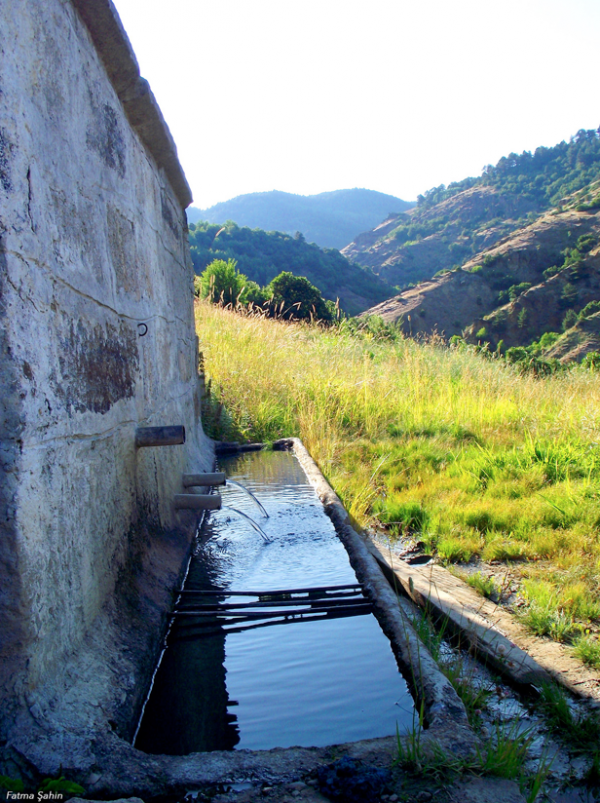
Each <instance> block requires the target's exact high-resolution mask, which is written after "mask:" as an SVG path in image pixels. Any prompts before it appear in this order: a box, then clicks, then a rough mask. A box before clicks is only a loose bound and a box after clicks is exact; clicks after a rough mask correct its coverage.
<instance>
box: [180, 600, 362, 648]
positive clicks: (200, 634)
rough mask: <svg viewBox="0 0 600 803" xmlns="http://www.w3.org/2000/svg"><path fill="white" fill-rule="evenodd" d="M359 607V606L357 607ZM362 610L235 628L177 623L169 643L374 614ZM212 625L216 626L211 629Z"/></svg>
mask: <svg viewBox="0 0 600 803" xmlns="http://www.w3.org/2000/svg"><path fill="white" fill-rule="evenodd" d="M357 607H359V606H357ZM360 608H361V610H352V611H349V610H347V609H346V608H341V609H338V610H335V611H329V612H328V613H325V614H323V612H322V611H321V612H319V615H318V616H303V617H299V618H296V619H281V620H278V621H274V620H273V619H270V620H267V621H262V622H250V623H248V624H245V625H235V626H233V627H229V626H224V625H220V624H219V625H217V624H216V622H202V623H198V624H193V623H191V622H190V623H189V625H187V624H182V623H181V622H178V623H177V629H176V630H174V631H172V634H171V638H169V641H170V642H172V641H196V640H198V639H203V638H209V637H210V636H215V635H223V633H244V632H245V631H246V630H256V629H257V628H259V627H274V626H277V625H292V624H301V623H302V622H315V621H318V622H322V621H324V620H325V619H346V618H349V617H352V616H366V615H367V614H370V613H372V610H371V608H370V606H366V605H364V606H360ZM211 625H214V626H212V627H211Z"/></svg>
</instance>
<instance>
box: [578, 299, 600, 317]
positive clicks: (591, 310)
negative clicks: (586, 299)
mask: <svg viewBox="0 0 600 803" xmlns="http://www.w3.org/2000/svg"><path fill="white" fill-rule="evenodd" d="M596 312H600V301H590V303H589V304H586V305H585V307H584V308H583V309H582V310H581V312H580V313H579V315H578V316H577V317H578V318H579V320H580V321H581V320H583V319H584V318H589V317H590V315H595V313H596Z"/></svg>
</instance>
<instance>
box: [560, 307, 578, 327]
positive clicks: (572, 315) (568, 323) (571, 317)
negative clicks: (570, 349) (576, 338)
mask: <svg viewBox="0 0 600 803" xmlns="http://www.w3.org/2000/svg"><path fill="white" fill-rule="evenodd" d="M576 323H577V313H576V312H575V310H574V309H570V310H567V314H566V315H565V317H564V318H563V322H562V330H563V332H566V331H567V329H570V328H571V327H572V326H575V324H576Z"/></svg>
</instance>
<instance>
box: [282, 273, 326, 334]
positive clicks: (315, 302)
mask: <svg viewBox="0 0 600 803" xmlns="http://www.w3.org/2000/svg"><path fill="white" fill-rule="evenodd" d="M267 291H268V292H269V294H270V296H271V302H270V304H271V311H272V313H273V314H275V315H276V316H277V317H280V318H286V319H295V320H319V321H328V322H331V321H332V320H333V316H332V314H331V312H330V310H329V309H328V308H327V305H326V304H325V302H324V301H323V296H322V295H321V291H320V290H319V289H318V288H316V287H315V286H314V284H311V283H310V282H309V281H308V279H306V278H305V277H304V276H294V274H293V273H290V272H289V271H282V272H281V273H280V274H279V276H276V277H275V278H274V279H273V281H272V282H271V283H270V284H269V286H268V287H267Z"/></svg>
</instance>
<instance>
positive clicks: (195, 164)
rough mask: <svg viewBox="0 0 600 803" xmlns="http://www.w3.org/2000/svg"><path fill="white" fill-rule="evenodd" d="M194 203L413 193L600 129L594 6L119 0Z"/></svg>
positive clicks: (492, 1) (533, 0) (586, 2)
mask: <svg viewBox="0 0 600 803" xmlns="http://www.w3.org/2000/svg"><path fill="white" fill-rule="evenodd" d="M114 2H115V5H116V6H117V9H118V11H119V13H120V15H121V19H122V20H123V24H124V26H125V29H126V31H127V33H128V35H129V38H130V39H131V42H132V44H133V48H134V50H135V52H136V55H137V57H138V61H139V63H140V69H141V73H142V75H143V76H144V77H145V78H147V79H148V80H149V81H150V84H151V86H152V89H153V91H154V94H155V95H156V97H157V99H158V102H159V104H160V106H161V109H162V111H163V114H164V116H165V118H166V120H167V123H168V125H169V127H170V129H171V131H172V133H173V136H174V138H175V141H176V143H177V147H178V151H179V157H180V160H181V163H182V165H183V168H184V170H185V173H186V176H187V179H188V181H189V183H190V186H191V188H192V192H193V194H194V205H195V206H199V207H201V208H206V207H208V206H212V205H213V204H215V203H217V202H218V201H225V200H228V199H229V198H233V197H234V196H236V195H241V194H243V193H248V192H261V191H265V190H273V189H277V190H284V191H286V192H293V193H298V194H301V195H312V194H314V193H318V192H325V191H328V190H336V189H346V188H350V187H366V188H368V189H372V190H379V191H380V192H386V193H390V194H391V195H396V196H399V197H400V198H404V199H406V200H414V199H415V198H416V196H417V195H418V194H419V193H422V192H424V191H425V190H427V189H430V188H431V187H433V186H436V185H438V184H441V183H444V184H448V183H449V182H451V181H456V180H460V179H462V178H465V177H466V176H472V175H478V174H479V173H480V172H481V169H482V167H483V166H484V165H486V164H489V163H495V162H497V161H498V159H499V158H500V157H501V156H504V155H507V154H509V153H510V152H511V151H516V152H518V153H520V152H521V151H523V150H534V149H535V148H536V147H537V146H538V145H548V146H549V145H554V144H556V143H557V142H560V140H562V139H568V138H569V137H570V136H571V135H573V134H575V133H576V132H577V131H578V130H579V129H580V128H598V126H600V83H599V81H598V69H599V67H598V64H599V62H598V43H599V42H600V0H501V1H500V0H369V2H367V0H361V2H356V0H343V1H342V0H319V1H318V2H315V0H302V2H297V0H211V2H208V0H169V1H168V2H167V0H114Z"/></svg>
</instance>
